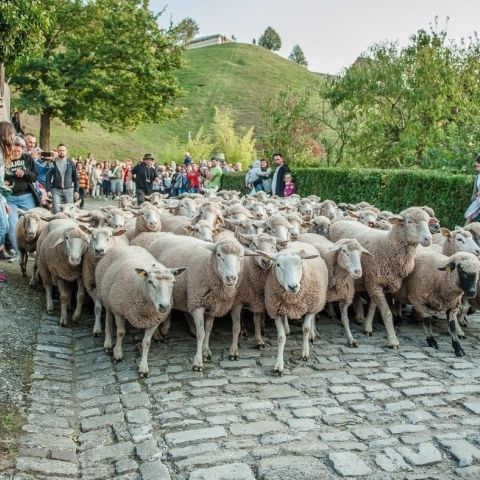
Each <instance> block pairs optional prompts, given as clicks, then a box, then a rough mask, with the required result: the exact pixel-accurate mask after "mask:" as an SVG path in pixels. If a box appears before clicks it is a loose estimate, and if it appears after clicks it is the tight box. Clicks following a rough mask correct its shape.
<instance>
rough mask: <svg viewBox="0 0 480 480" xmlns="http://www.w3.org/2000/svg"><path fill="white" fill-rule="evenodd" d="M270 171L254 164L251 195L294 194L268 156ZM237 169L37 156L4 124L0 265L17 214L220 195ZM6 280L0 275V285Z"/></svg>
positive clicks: (150, 159) (9, 249)
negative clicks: (225, 178) (89, 202)
mask: <svg viewBox="0 0 480 480" xmlns="http://www.w3.org/2000/svg"><path fill="white" fill-rule="evenodd" d="M273 163H274V167H270V163H269V161H268V160H267V159H266V158H262V159H260V160H255V161H254V162H253V163H252V165H250V168H249V170H248V171H247V172H246V175H245V186H246V187H247V188H248V189H250V190H251V192H252V193H253V192H257V191H261V190H262V191H265V192H266V193H270V194H275V195H278V196H280V197H286V196H290V195H292V194H293V193H295V183H294V181H293V177H292V174H291V173H290V171H289V169H288V166H287V165H286V164H285V162H284V159H283V157H282V155H281V154H280V153H276V154H274V155H273ZM241 170H242V165H241V163H236V164H235V165H232V164H229V163H227V161H226V159H225V157H224V155H223V154H222V153H217V154H214V155H213V156H212V158H211V159H210V160H206V159H201V160H199V161H198V162H194V160H193V159H192V157H191V155H190V154H189V153H188V152H187V153H186V154H185V156H184V158H183V160H182V161H181V162H179V163H175V162H170V163H165V164H159V163H156V161H155V157H154V156H153V155H152V154H150V153H147V154H145V155H144V156H143V158H142V159H141V161H139V162H138V163H136V164H135V163H134V161H133V160H132V159H126V160H125V161H119V160H115V161H114V162H112V163H110V162H107V161H105V162H101V161H98V160H96V159H95V157H94V156H93V155H92V154H91V153H89V154H88V155H87V157H86V158H85V159H83V158H82V157H80V156H79V157H76V158H74V157H71V158H70V157H68V148H67V146H66V145H65V144H63V143H62V144H59V145H58V146H57V147H56V149H55V150H53V151H43V150H42V149H41V148H39V147H38V145H37V139H36V137H35V135H33V134H31V133H26V134H25V135H23V134H21V133H19V132H18V131H16V130H15V128H14V126H13V125H12V124H11V123H9V122H0V259H3V260H7V259H8V260H10V261H13V262H16V261H17V260H18V256H17V251H18V250H17V245H16V235H15V230H16V226H17V223H18V218H19V213H20V214H21V212H22V211H23V212H25V211H28V210H31V209H32V208H34V207H44V208H48V209H49V210H52V211H53V213H57V212H58V211H59V210H60V205H61V204H62V203H73V202H76V201H78V202H79V206H80V208H83V206H84V203H85V198H86V197H88V196H90V197H92V198H104V199H106V200H108V199H115V198H116V197H118V196H120V195H123V194H128V195H132V196H135V197H136V198H137V203H138V204H141V203H143V202H144V201H145V197H146V196H148V195H150V194H151V193H153V192H160V193H163V194H165V195H169V196H172V197H174V196H178V195H181V194H183V193H202V192H203V190H204V189H205V188H214V189H217V190H218V189H220V188H221V185H222V175H223V174H224V173H229V172H233V171H236V172H238V171H241ZM5 279H6V277H5V274H4V273H3V272H1V271H0V281H5Z"/></svg>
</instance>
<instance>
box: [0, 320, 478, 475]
mask: <svg viewBox="0 0 480 480" xmlns="http://www.w3.org/2000/svg"><path fill="white" fill-rule="evenodd" d="M317 326H318V330H319V332H320V335H321V339H320V340H318V341H316V342H315V345H314V347H313V352H312V358H311V360H310V362H308V363H303V362H300V361H299V360H298V359H299V357H300V351H301V328H300V327H299V326H293V328H292V334H291V335H290V336H289V337H288V339H287V348H286V351H285V358H286V371H285V373H284V376H283V377H274V376H272V375H271V368H272V366H273V363H274V355H275V350H276V347H275V345H276V337H275V329H274V327H272V326H269V327H268V328H267V348H266V349H265V350H263V351H258V350H256V349H254V348H253V346H254V338H253V335H251V336H249V337H248V338H246V339H244V340H243V342H242V349H241V353H240V360H239V361H230V360H228V348H229V342H230V338H231V337H230V325H229V322H226V321H223V322H218V323H216V325H215V326H214V330H213V336H212V341H211V346H212V351H213V355H214V356H213V359H212V361H211V362H209V363H208V364H207V366H206V369H205V372H204V373H203V374H202V373H195V372H192V370H191V360H192V357H193V353H194V349H195V342H194V340H193V338H192V337H191V336H189V335H188V333H187V329H186V325H185V324H184V322H183V321H181V320H180V321H176V322H174V324H173V328H172V332H171V335H170V339H169V341H168V342H167V343H157V344H153V345H152V348H151V350H150V361H149V365H150V376H149V377H148V378H147V379H142V380H140V379H139V378H138V374H137V368H136V361H138V358H139V352H138V344H139V342H140V340H141V335H140V332H136V334H135V335H133V332H130V333H128V334H127V338H126V345H125V359H124V361H123V362H121V363H119V364H117V365H114V364H113V363H112V361H111V359H110V357H109V356H108V355H106V354H105V353H104V352H103V349H102V342H103V339H102V338H100V337H99V338H93V337H92V335H91V328H92V320H91V319H90V320H88V321H84V322H83V324H82V325H80V326H75V327H74V328H73V329H72V328H60V327H59V326H58V320H57V318H54V317H48V316H45V315H44V316H43V317H42V320H41V325H40V327H39V332H38V346H37V350H36V353H35V356H34V374H33V380H32V387H31V406H30V410H29V412H28V418H27V423H26V425H25V426H24V429H23V430H24V433H23V435H22V438H21V445H20V447H19V452H18V456H17V460H16V470H15V473H13V474H12V475H13V478H15V480H27V479H39V480H41V479H46V478H81V479H85V480H87V479H88V480H95V479H110V478H117V479H124V480H127V479H129V480H130V479H131V480H134V479H143V480H154V479H155V480H160V479H162V480H163V479H178V480H184V479H191V480H201V479H203V480H252V479H265V480H274V479H275V480H289V479H291V480H302V479H303V480H307V479H320V478H321V479H328V478H341V477H349V476H365V478H369V479H385V478H389V479H420V478H438V479H448V478H470V479H478V478H480V464H479V460H480V428H479V426H480V416H479V415H478V414H479V413H480V368H479V367H480V347H479V345H478V337H479V336H480V323H478V319H477V321H476V322H473V323H472V322H471V324H470V328H469V329H468V334H467V335H468V336H467V339H466V340H464V341H463V345H464V349H465V351H466V354H467V356H466V357H464V358H462V359H459V358H456V357H455V356H454V355H453V353H452V351H453V350H452V347H451V345H450V341H449V337H448V335H447V334H446V328H443V327H444V325H442V324H441V322H439V324H438V326H439V327H442V328H440V329H437V330H436V334H437V335H438V340H439V346H440V349H439V350H438V351H435V350H433V349H431V348H428V347H427V346H426V344H425V340H424V335H423V331H422V328H421V327H420V326H418V325H414V324H412V323H409V324H406V325H402V326H399V327H398V332H399V338H400V344H401V349H400V350H399V351H391V350H389V349H386V348H383V344H384V330H383V326H379V325H378V326H377V327H378V328H377V331H376V332H375V333H376V335H375V336H374V337H372V338H366V337H363V335H362V334H361V332H360V330H359V328H358V327H356V326H354V327H353V329H354V332H353V333H354V336H355V337H356V338H357V339H358V340H360V347H359V348H357V349H350V348H347V347H346V346H345V339H344V336H343V329H342V327H341V325H340V324H339V323H337V322H336V321H332V320H328V319H326V318H325V319H322V320H321V321H319V322H317ZM250 330H251V329H250ZM0 478H1V474H0ZM4 478H5V477H4ZM6 478H10V476H8V477H6Z"/></svg>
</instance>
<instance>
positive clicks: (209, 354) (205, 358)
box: [203, 353, 212, 362]
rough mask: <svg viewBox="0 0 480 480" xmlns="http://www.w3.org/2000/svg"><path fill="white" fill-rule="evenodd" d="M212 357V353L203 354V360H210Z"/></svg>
mask: <svg viewBox="0 0 480 480" xmlns="http://www.w3.org/2000/svg"><path fill="white" fill-rule="evenodd" d="M211 359H212V354H211V353H204V354H203V361H204V362H208V361H210V360H211Z"/></svg>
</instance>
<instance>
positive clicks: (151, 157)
mask: <svg viewBox="0 0 480 480" xmlns="http://www.w3.org/2000/svg"><path fill="white" fill-rule="evenodd" d="M143 160H155V158H154V156H153V155H152V154H151V153H146V154H145V155H144V156H143Z"/></svg>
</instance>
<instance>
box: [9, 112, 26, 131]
mask: <svg viewBox="0 0 480 480" xmlns="http://www.w3.org/2000/svg"><path fill="white" fill-rule="evenodd" d="M12 125H13V128H14V129H15V131H16V132H17V134H18V135H23V134H24V131H23V128H22V124H21V121H20V112H13V115H12Z"/></svg>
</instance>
